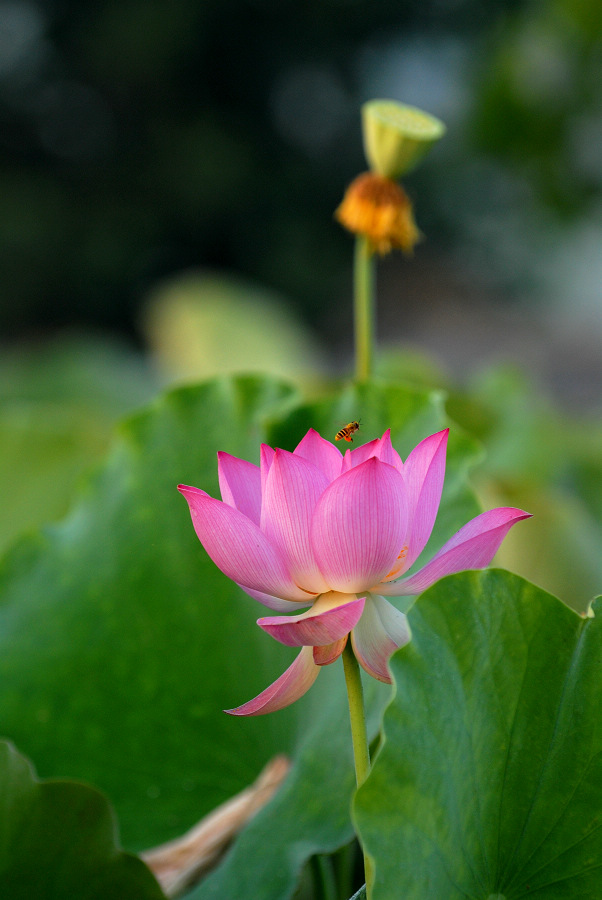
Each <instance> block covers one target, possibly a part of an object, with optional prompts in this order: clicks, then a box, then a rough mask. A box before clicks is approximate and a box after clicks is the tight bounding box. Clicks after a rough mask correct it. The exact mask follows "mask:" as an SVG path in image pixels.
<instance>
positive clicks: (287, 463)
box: [261, 450, 329, 594]
mask: <svg viewBox="0 0 602 900" xmlns="http://www.w3.org/2000/svg"><path fill="white" fill-rule="evenodd" d="M328 483H329V482H328V479H327V477H326V475H324V473H323V472H322V471H321V470H320V469H318V468H317V467H316V466H314V464H313V463H311V462H309V461H308V460H306V459H303V457H301V456H295V455H294V453H287V452H286V451H285V450H276V453H275V455H274V459H273V461H272V465H271V467H270V472H269V475H268V477H267V480H266V484H265V488H264V491H263V505H262V509H261V530H262V531H263V533H264V534H265V536H266V537H267V538H268V540H269V541H270V542H271V543H272V544H273V545H274V546H276V547H278V548H279V549H280V550H281V552H282V555H283V558H284V559H285V560H286V563H287V566H288V569H289V571H290V573H291V576H292V578H293V579H294V581H295V583H296V584H298V585H300V586H301V587H302V588H303V589H304V590H306V591H311V592H314V593H316V594H321V593H323V592H324V591H328V588H329V585H328V584H327V583H326V581H325V580H324V578H323V576H322V573H321V572H320V569H319V568H318V564H317V562H316V560H315V557H314V552H313V548H312V545H311V540H310V530H311V523H312V518H313V515H314V510H315V508H316V506H317V503H318V501H319V499H320V497H321V496H322V494H323V493H324V491H325V489H326V488H327V487H328Z"/></svg>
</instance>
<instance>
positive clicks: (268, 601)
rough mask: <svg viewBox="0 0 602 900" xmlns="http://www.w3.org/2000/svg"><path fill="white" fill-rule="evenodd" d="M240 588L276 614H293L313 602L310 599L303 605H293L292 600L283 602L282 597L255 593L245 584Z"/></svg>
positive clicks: (240, 585)
mask: <svg viewBox="0 0 602 900" xmlns="http://www.w3.org/2000/svg"><path fill="white" fill-rule="evenodd" d="M238 587H239V588H240V589H241V590H243V591H244V592H245V594H248V595H249V597H252V598H253V600H257V601H258V602H259V603H263V605H264V606H267V607H268V608H269V609H274V610H276V612H286V613H288V612H293V610H295V609H305V608H306V607H307V606H308V605H309V604H310V603H311V602H312V600H313V597H310V598H309V599H308V600H305V602H301V603H293V601H292V600H281V599H280V597H272V596H271V595H270V594H262V593H261V591H253V590H251V588H248V587H245V586H244V584H239V585H238Z"/></svg>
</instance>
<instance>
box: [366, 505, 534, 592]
mask: <svg viewBox="0 0 602 900" xmlns="http://www.w3.org/2000/svg"><path fill="white" fill-rule="evenodd" d="M530 518H531V513H527V512H523V510H522V509H513V508H511V507H500V508H499V509H490V510H489V511H488V512H484V513H481V515H480V516H476V518H474V519H471V521H470V522H467V524H466V525H463V526H462V528H460V530H459V531H457V532H456V534H455V535H454V536H453V537H452V538H451V539H450V540H449V541H447V543H446V544H444V545H443V547H442V548H441V550H439V552H438V553H437V554H436V555H435V556H434V557H433V558H432V560H431V561H430V562H429V563H427V564H426V565H425V566H423V567H422V569H420V570H419V571H418V572H416V573H415V574H414V575H410V576H409V577H408V578H402V579H401V581H391V582H389V583H387V584H379V585H378V586H377V587H375V588H374V590H375V591H378V593H379V594H383V595H384V596H387V597H401V596H404V595H405V596H409V595H412V594H420V593H422V591H425V590H426V589H427V588H428V587H430V586H431V585H432V584H434V583H435V582H436V581H438V580H439V578H442V577H443V576H444V575H451V574H452V573H453V572H462V571H464V569H482V568H484V567H485V566H488V565H489V563H490V562H491V560H492V559H493V557H494V556H495V554H496V552H497V549H498V547H499V546H500V544H501V543H502V541H503V539H504V538H505V536H506V534H507V533H508V531H509V530H510V529H511V528H512V526H513V525H516V523H517V522H520V521H521V520H522V519H530Z"/></svg>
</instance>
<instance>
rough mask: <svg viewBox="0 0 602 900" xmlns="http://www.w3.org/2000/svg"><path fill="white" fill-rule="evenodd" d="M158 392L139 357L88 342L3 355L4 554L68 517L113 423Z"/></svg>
mask: <svg viewBox="0 0 602 900" xmlns="http://www.w3.org/2000/svg"><path fill="white" fill-rule="evenodd" d="M157 386H158V379H157V378H156V376H153V374H152V373H151V369H150V366H149V364H148V363H145V362H144V360H143V358H142V356H141V355H139V354H135V353H133V352H132V351H128V350H126V349H125V348H123V347H120V346H119V345H117V344H114V343H109V342H108V341H101V340H99V339H92V338H90V337H84V336H79V337H75V336H71V337H69V338H57V339H56V340H54V341H50V342H48V343H45V344H40V345H20V346H18V347H17V348H16V349H13V350H11V351H10V352H4V353H3V354H2V356H1V357H0V497H2V507H1V508H0V550H3V549H4V548H5V547H6V546H7V545H8V544H9V542H10V541H11V540H12V539H13V538H14V537H15V536H16V535H18V534H20V533H22V532H23V531H25V530H26V529H28V528H32V527H34V526H39V525H42V524H44V523H46V522H49V521H52V520H55V519H59V518H60V517H61V516H64V515H65V513H66V512H67V510H68V509H69V505H70V503H71V501H72V499H73V497H74V495H75V493H76V490H75V487H76V484H77V481H78V479H79V477H81V474H82V472H84V471H86V470H87V469H89V467H90V465H91V463H92V462H93V461H95V460H97V459H100V458H101V457H102V455H103V454H104V453H105V452H106V450H107V447H108V446H109V442H110V438H111V432H112V429H113V426H114V424H115V422H116V420H117V419H118V418H119V417H120V416H122V415H124V414H125V413H126V412H130V411H131V410H132V409H134V408H135V407H136V406H139V405H140V404H142V403H143V402H146V401H148V400H149V399H150V398H151V397H152V396H153V394H154V393H155V391H156V389H157ZM40 496H43V497H44V502H43V503H40Z"/></svg>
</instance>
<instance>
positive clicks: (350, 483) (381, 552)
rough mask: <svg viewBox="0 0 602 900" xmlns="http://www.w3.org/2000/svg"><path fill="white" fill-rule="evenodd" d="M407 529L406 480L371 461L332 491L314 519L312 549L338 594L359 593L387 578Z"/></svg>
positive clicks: (361, 466)
mask: <svg viewBox="0 0 602 900" xmlns="http://www.w3.org/2000/svg"><path fill="white" fill-rule="evenodd" d="M406 527H407V511H406V499H405V493H404V484H403V477H402V476H401V475H400V473H399V472H398V471H397V470H396V469H394V468H393V467H392V466H389V465H387V464H386V463H381V462H380V460H378V459H375V458H371V459H368V460H367V461H366V462H365V463H362V464H361V465H360V466H358V467H357V468H353V469H351V470H350V471H349V472H346V473H345V474H344V475H341V476H340V477H339V478H337V479H336V481H334V482H333V483H332V484H331V485H330V487H328V488H327V489H326V491H325V492H324V494H323V495H322V498H321V499H320V502H319V503H318V506H317V507H316V512H315V515H314V520H313V525H312V534H311V537H312V545H313V548H314V554H315V557H316V560H317V562H318V565H319V567H320V570H321V572H322V574H323V576H324V578H325V579H326V581H327V582H328V584H329V585H330V587H331V588H332V589H333V590H337V591H343V592H345V593H358V592H361V591H364V590H366V589H368V588H369V587H370V585H373V584H376V583H377V582H379V581H380V580H381V579H382V578H384V577H385V576H386V575H387V574H388V573H389V572H390V571H391V567H392V566H393V564H394V562H395V560H396V559H397V556H398V554H399V551H400V548H401V547H402V546H403V541H404V538H405V533H406Z"/></svg>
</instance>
